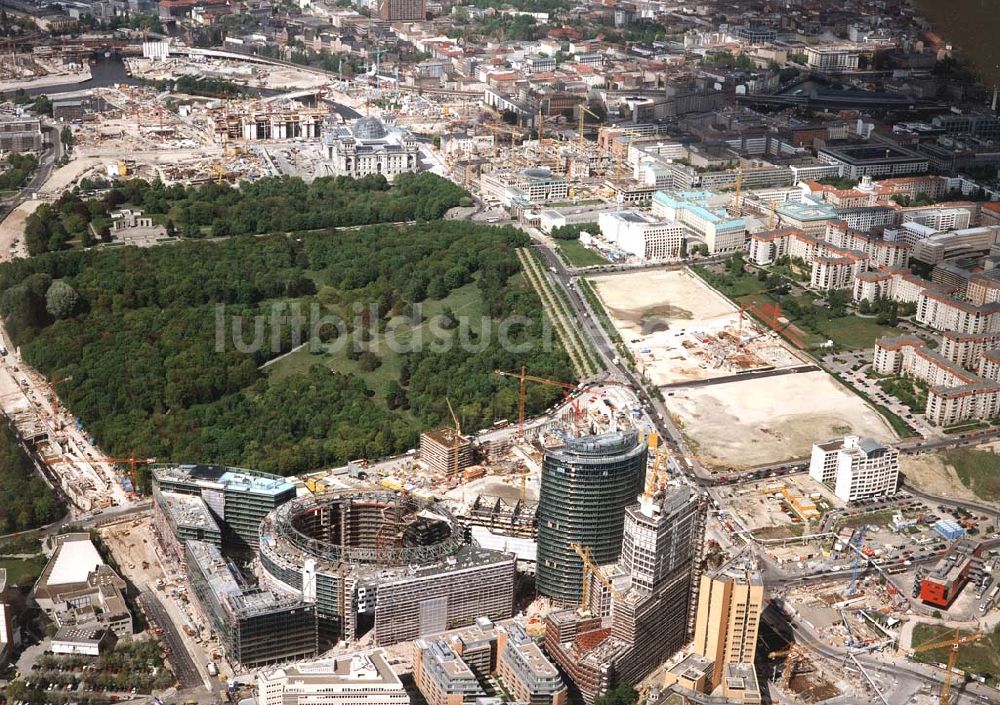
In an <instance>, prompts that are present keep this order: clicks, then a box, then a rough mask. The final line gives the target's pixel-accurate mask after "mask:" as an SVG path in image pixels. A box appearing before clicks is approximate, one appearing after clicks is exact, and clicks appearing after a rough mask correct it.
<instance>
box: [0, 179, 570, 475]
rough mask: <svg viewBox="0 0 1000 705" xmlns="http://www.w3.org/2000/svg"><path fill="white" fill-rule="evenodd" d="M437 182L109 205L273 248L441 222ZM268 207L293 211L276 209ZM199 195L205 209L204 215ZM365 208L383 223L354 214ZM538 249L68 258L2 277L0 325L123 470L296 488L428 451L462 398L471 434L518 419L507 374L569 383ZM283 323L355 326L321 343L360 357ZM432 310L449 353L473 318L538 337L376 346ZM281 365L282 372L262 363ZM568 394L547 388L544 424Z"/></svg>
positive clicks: (255, 250) (315, 245)
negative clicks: (530, 274) (331, 225)
mask: <svg viewBox="0 0 1000 705" xmlns="http://www.w3.org/2000/svg"><path fill="white" fill-rule="evenodd" d="M435 178H436V177H435ZM318 181H319V180H318ZM363 181H364V180H363ZM427 183H428V182H427V181H425V180H423V179H415V180H412V181H407V180H406V179H404V180H403V183H402V184H397V185H395V186H393V187H392V188H391V189H389V190H385V189H379V188H374V189H372V188H370V186H371V184H369V187H368V189H367V190H366V188H365V186H364V185H363V184H362V183H361V182H358V184H355V185H351V184H347V183H343V182H341V181H339V180H327V181H325V182H322V183H319V184H311V185H308V186H307V185H305V184H302V183H301V182H299V183H292V182H290V181H288V180H272V181H271V182H270V183H269V184H263V185H261V182H258V184H248V185H246V186H244V187H243V188H241V189H240V190H238V191H237V190H234V189H230V188H228V187H216V186H214V185H211V186H206V187H202V188H201V189H193V190H188V189H183V188H180V187H169V188H168V187H163V186H162V185H146V186H140V185H138V184H136V183H135V182H128V183H126V184H124V185H123V186H120V187H117V188H116V189H114V190H113V191H108V192H107V194H111V193H114V192H118V193H120V194H121V199H118V200H119V202H120V203H124V202H131V203H137V202H138V203H141V204H142V205H143V207H144V208H146V209H147V210H148V212H153V213H160V214H163V213H167V212H170V211H173V210H176V211H177V213H178V215H177V216H176V217H177V221H178V222H179V224H180V226H181V227H185V226H186V225H187V224H188V223H192V222H202V223H204V222H206V221H207V222H209V223H211V222H212V220H213V219H215V218H218V217H220V216H219V213H223V214H224V217H225V218H226V220H227V221H228V222H229V223H230V226H231V227H234V228H235V229H236V230H237V231H239V232H250V233H256V232H260V231H262V230H267V229H278V230H281V231H288V230H299V229H303V230H304V229H307V227H308V226H313V225H316V224H320V223H328V222H331V221H335V222H348V223H353V222H354V221H356V220H358V219H359V218H360V219H361V220H364V219H367V218H369V217H371V218H375V217H379V218H382V219H385V220H409V219H420V218H422V217H428V218H429V217H431V216H433V215H435V214H436V215H440V213H441V212H442V210H441V209H442V208H443V207H444V204H446V203H449V202H451V201H454V200H456V199H455V198H454V197H453V195H450V194H449V191H448V190H447V189H445V190H444V194H441V193H440V189H439V190H438V191H435V192H434V194H432V195H431V196H429V197H422V196H419V195H417V194H419V193H420V192H421V191H422V190H423V189H424V188H425V185H426V184H427ZM438 185H439V184H438ZM269 191H274V192H275V193H285V194H286V196H287V197H288V198H287V200H286V199H285V198H284V197H281V196H274V197H273V198H274V199H275V201H274V202H273V203H272V202H270V201H269V200H268V199H269V197H267V196H265V193H267V192H269ZM199 192H200V193H203V194H205V195H206V196H207V198H206V202H201V201H199V200H197V197H196V194H197V193H199ZM293 193H294V194H295V195H294V196H293V195H292V194H293ZM324 193H327V194H329V198H327V199H324V198H323V196H322V194H324ZM107 194H106V195H105V197H104V199H102V200H101V201H100V202H101V203H102V207H104V205H103V204H104V202H106V201H107V200H108V195H107ZM250 194H252V197H248V196H249V195H250ZM240 196H242V197H240ZM380 196H384V197H386V198H383V199H382V200H380V198H379V197H380ZM295 203H299V204H301V206H300V207H296V206H295V205H294V204H295ZM324 203H325V204H328V208H329V210H328V211H324V210H323V208H324V206H323V205H321V204H324ZM347 203H352V204H353V205H352V206H351V207H350V208H348V207H347ZM307 204H319V205H316V206H314V207H311V206H310V205H307ZM84 206H85V207H86V208H87V209H88V210H87V212H88V213H92V212H93V211H91V210H90V206H89V203H84ZM202 206H207V208H208V209H209V211H211V212H210V213H206V214H204V215H203V216H202V215H199V216H197V217H195V215H194V214H193V213H191V211H196V210H199V209H200V208H201V207H202ZM110 207H113V206H110ZM352 208H367V209H369V211H368V212H367V213H354V215H353V217H352V215H351V213H350V211H351V209H352ZM61 209H62V206H61V205H60V204H58V203H57V204H56V205H55V206H54V210H56V211H61ZM39 210H41V209H39ZM101 212H106V211H101ZM180 213H184V215H183V216H182V215H179V214H180ZM53 217H54V216H53ZM527 243H528V240H527V236H526V235H525V234H524V233H523V232H521V231H520V230H516V229H514V228H510V227H505V228H500V227H494V226H485V225H478V224H474V223H470V222H466V221H435V222H425V223H418V224H415V225H404V226H398V225H388V224H387V225H380V226H374V227H370V228H364V229H355V230H334V229H331V230H324V231H316V232H304V233H301V234H299V235H295V236H287V235H283V234H282V235H268V236H258V237H250V236H235V237H230V238H225V239H219V240H179V241H177V242H174V243H171V244H165V245H161V246H158V247H152V248H134V247H122V248H112V249H89V250H82V249H71V250H63V251H59V252H50V253H46V254H43V255H40V256H37V257H32V258H29V259H22V260H16V261H13V262H10V263H7V264H4V265H2V266H0V292H2V293H0V314H2V315H3V317H4V320H5V323H6V325H7V329H8V331H9V333H10V335H11V336H12V337H13V339H14V342H15V344H17V345H18V346H20V348H21V352H22V355H23V357H24V359H25V361H26V362H27V363H29V364H31V365H32V366H33V367H35V368H36V369H38V370H39V371H40V372H41V373H43V374H45V375H46V376H49V375H52V376H54V377H55V378H57V379H67V381H64V382H62V383H60V384H59V386H58V393H59V395H60V398H61V399H62V400H63V401H64V402H65V403H66V405H67V406H68V407H69V409H70V410H71V411H72V412H73V413H74V414H75V415H77V416H78V417H79V418H80V419H81V421H82V423H83V424H84V426H85V427H86V428H87V430H88V432H89V433H90V434H91V435H93V436H94V437H95V438H96V440H97V442H98V443H99V444H100V445H101V447H102V449H104V450H105V451H107V452H108V453H109V454H112V455H118V456H121V455H123V454H124V455H129V454H132V453H135V454H138V455H142V456H154V457H157V458H161V459H164V460H173V461H186V462H219V463H228V464H234V465H241V466H246V467H253V468H258V469H260V470H266V471H272V472H279V473H285V474H288V473H293V472H300V471H304V470H308V469H313V468H318V467H324V466H330V465H333V464H337V463H344V462H346V461H348V460H351V459H354V458H359V457H379V456H383V455H386V454H390V453H398V452H401V451H404V450H406V449H408V448H412V447H414V445H415V443H416V441H417V437H418V435H419V433H420V431H421V430H424V429H426V428H428V427H431V426H436V425H444V424H448V425H450V423H451V421H450V415H449V414H448V410H447V400H450V401H451V403H452V405H453V406H454V407H455V410H456V413H458V414H459V416H460V417H461V420H462V425H463V428H466V429H469V430H474V429H477V428H482V427H485V426H487V425H489V424H490V423H492V422H493V421H495V420H497V419H499V418H513V417H514V416H516V414H517V385H516V384H512V383H511V382H510V380H507V379H505V378H502V377H499V376H497V375H495V374H494V370H495V369H497V368H500V369H508V370H513V369H520V367H521V366H522V365H525V366H527V367H528V369H529V370H530V371H531V372H532V373H534V374H538V375H541V376H544V377H549V378H556V379H562V380H572V379H573V377H572V372H571V368H570V365H569V360H568V358H567V356H566V354H565V352H564V351H563V350H562V349H561V348H559V347H558V344H555V345H554V346H551V349H547V348H546V346H545V345H543V331H542V330H541V320H542V312H541V303H540V301H539V299H538V297H537V295H536V294H535V292H534V291H533V290H532V289H531V288H530V287H529V286H528V285H526V284H525V283H524V281H523V278H522V275H521V274H520V265H519V263H518V259H517V256H516V252H515V248H517V247H522V246H525V245H526V244H527ZM220 304H224V305H225V311H224V314H222V313H220V311H221V309H220V308H219V305H220ZM275 307H278V308H275ZM296 307H297V308H296ZM276 310H280V311H291V310H299V311H302V312H305V313H308V312H310V311H313V310H316V311H319V312H320V313H321V314H322V315H324V316H337V317H339V318H341V319H342V320H344V321H345V324H344V327H343V328H341V329H339V330H338V329H335V328H334V327H332V326H331V327H328V328H323V329H321V330H319V332H318V337H319V338H320V339H321V340H323V341H325V342H327V343H331V344H332V343H337V342H345V344H344V345H342V346H341V347H339V348H338V349H336V350H332V351H322V350H321V351H314V350H312V349H311V348H309V349H304V348H301V347H298V348H297V347H296V343H297V342H299V341H297V340H296V339H295V336H294V334H293V332H292V326H290V325H284V324H282V323H280V322H278V323H275V321H274V320H273V319H272V313H273V312H274V311H276ZM357 311H361V312H363V313H362V315H361V317H360V318H359V317H358V316H356V315H355V314H356V312H357ZM435 313H440V314H441V318H442V320H443V323H442V324H441V325H440V326H438V330H439V335H440V336H443V338H442V339H445V340H449V341H454V340H457V339H458V338H457V336H459V334H460V333H462V326H460V325H458V323H459V321H460V319H461V318H462V317H463V316H465V315H468V314H470V313H476V314H481V315H482V316H483V317H485V319H486V320H487V321H488V322H491V323H493V324H496V323H498V322H500V321H502V320H505V319H509V318H510V317H512V316H522V317H524V319H523V320H524V321H526V322H525V323H522V324H520V325H516V326H514V327H513V329H512V332H511V335H510V337H511V340H512V341H513V342H515V343H518V344H519V343H524V344H525V346H524V347H525V350H520V349H513V350H512V349H505V346H502V345H501V344H500V343H499V342H498V341H497V339H496V337H495V336H488V335H485V334H482V333H479V332H477V331H478V330H479V329H478V324H476V325H475V326H472V328H471V330H472V331H473V333H472V334H471V343H472V344H473V346H474V347H473V349H464V348H463V347H462V346H458V345H450V346H447V345H446V346H444V347H445V348H446V349H438V348H435V349H431V348H430V347H429V346H426V345H425V346H423V347H418V348H417V349H412V350H406V351H404V352H401V353H395V352H391V351H389V350H388V349H387V347H386V346H385V345H378V344H377V343H379V341H380V340H381V338H382V337H384V336H385V334H386V331H387V330H388V329H389V327H390V326H391V323H392V321H393V320H395V319H397V318H400V317H402V318H404V319H406V320H408V321H410V328H409V329H408V330H409V331H410V332H409V334H410V335H412V334H413V331H416V330H418V329H423V328H428V327H429V326H430V324H431V321H430V320H428V319H429V318H430V317H431V316H432V314H435ZM236 317H239V320H242V322H243V328H242V329H241V333H242V335H241V336H240V337H239V340H240V341H242V343H244V344H241V345H239V346H238V345H236V344H235V343H234V342H233V341H232V340H230V337H231V335H230V334H231V328H232V326H231V323H232V322H233V321H234V320H237V319H236ZM257 317H259V321H260V327H261V333H262V340H263V341H264V344H263V345H261V346H259V347H258V348H252V347H248V346H246V345H245V343H246V342H247V341H252V339H253V328H254V326H255V325H256V323H255V321H256V320H257ZM220 320H221V321H222V322H223V323H222V324H221V325H220V323H219V321H220ZM307 332H308V331H307ZM449 336H451V337H449ZM272 338H273V339H274V340H275V342H276V345H273V346H272V345H271V341H272ZM341 338H343V341H341ZM220 340H221V341H222V342H221V344H220ZM465 347H466V348H467V347H468V346H465ZM506 347H507V348H509V347H510V346H506ZM286 353H289V354H288V355H287V356H285V357H284V358H282V359H280V360H276V359H275V358H279V357H280V356H282V355H285V354H286ZM269 361H273V362H275V366H274V367H275V369H277V368H278V367H279V366H281V369H280V374H279V373H278V372H275V373H273V374H272V373H271V372H270V369H271V368H270V367H269V366H264V363H268V362H269ZM559 396H560V392H559V390H557V389H553V388H550V387H544V386H541V385H536V386H534V387H533V388H532V389H531V390H530V394H529V397H528V411H529V413H536V412H538V411H541V410H542V409H544V408H546V407H547V406H548V405H550V404H551V403H552V402H553V401H555V400H556V399H558V398H559Z"/></svg>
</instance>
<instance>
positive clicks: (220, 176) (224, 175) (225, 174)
mask: <svg viewBox="0 0 1000 705" xmlns="http://www.w3.org/2000/svg"><path fill="white" fill-rule="evenodd" d="M209 168H210V169H211V170H212V171H213V172H215V183H217V184H221V183H223V182H224V181H225V180H226V179H228V178H229V171H228V170H227V169H226V167H224V166H222V165H221V164H215V163H214V162H213V163H212V164H209Z"/></svg>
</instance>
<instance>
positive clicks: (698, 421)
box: [667, 372, 896, 467]
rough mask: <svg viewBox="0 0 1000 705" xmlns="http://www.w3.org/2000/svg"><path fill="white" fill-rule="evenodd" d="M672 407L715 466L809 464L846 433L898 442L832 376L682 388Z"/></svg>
mask: <svg viewBox="0 0 1000 705" xmlns="http://www.w3.org/2000/svg"><path fill="white" fill-rule="evenodd" d="M667 406H668V407H669V408H670V410H671V412H673V413H675V414H676V415H677V416H679V418H680V420H681V423H682V428H683V431H684V434H685V435H686V436H687V438H688V439H689V440H690V441H691V442H692V444H693V445H694V447H695V448H696V449H697V450H698V453H699V455H700V458H701V460H702V462H704V463H706V464H709V465H722V466H732V467H752V466H756V465H763V464H768V463H778V462H782V461H784V460H789V459H792V458H803V457H807V456H808V455H809V452H810V449H811V447H812V444H813V443H814V442H815V441H817V440H823V439H827V438H833V437H836V436H843V435H844V434H845V433H858V434H861V435H864V436H870V437H873V438H876V439H878V440H882V441H893V440H896V435H895V434H894V433H893V431H892V429H891V428H890V427H889V425H888V424H887V423H886V422H885V421H884V420H883V419H882V417H881V416H880V415H879V414H878V413H877V412H876V411H875V410H874V409H872V408H871V407H869V406H868V405H867V404H865V403H864V402H863V401H862V400H861V399H860V398H858V397H857V396H855V395H854V394H851V393H850V392H848V391H847V390H845V389H844V388H842V387H841V386H840V385H838V384H837V383H836V382H835V381H834V380H833V379H832V378H831V377H830V376H829V375H827V374H826V373H825V372H806V373H799V374H786V375H781V376H777V377H766V378H762V379H746V380H741V381H738V382H727V383H723V384H717V385H712V386H709V387H697V388H691V389H679V390H678V391H677V392H676V393H675V394H674V396H672V397H668V398H667Z"/></svg>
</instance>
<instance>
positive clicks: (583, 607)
mask: <svg viewBox="0 0 1000 705" xmlns="http://www.w3.org/2000/svg"><path fill="white" fill-rule="evenodd" d="M569 547H570V548H572V549H573V550H574V551H576V555H578V556H580V560H581V561H583V583H582V586H581V587H582V589H581V591H580V611H581V612H586V611H587V610H589V609H590V592H589V591H588V590H587V587H588V586H589V584H590V580H589V578H590V576H591V575H593V576H594V577H596V578H597V579H598V580H600V581H601V584H602V585H604V587H606V588H607V589H608V590H609V591H610V592H611V594H612V595H614V596H615V597H616V598H618V599H621V597H622V594H621V592H620V591H619V590H618V588H616V587H615V586H614V584H613V583H612V582H611V581H610V580H609V579H608V576H606V575H605V574H604V573H602V572H601V569H600V568H598V567H597V565H595V564H594V561H593V560H591V558H590V547H589V546H582V545H580V544H578V543H571V544H570V545H569Z"/></svg>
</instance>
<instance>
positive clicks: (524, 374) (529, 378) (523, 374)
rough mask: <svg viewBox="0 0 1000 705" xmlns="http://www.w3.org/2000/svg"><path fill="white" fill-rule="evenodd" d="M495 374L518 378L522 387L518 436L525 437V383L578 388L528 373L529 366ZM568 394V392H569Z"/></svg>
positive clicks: (520, 389)
mask: <svg viewBox="0 0 1000 705" xmlns="http://www.w3.org/2000/svg"><path fill="white" fill-rule="evenodd" d="M493 373H494V374H498V375H500V376H501V377H513V378H514V379H516V380H518V381H519V383H520V387H519V389H518V398H517V436H518V438H524V400H525V383H526V382H536V383H538V384H546V385H548V386H550V387H561V388H562V389H566V390H574V389H576V385H575V384H570V383H569V382H560V381H558V380H555V379H545V378H544V377H537V376H535V375H529V374H528V368H527V367H522V368H521V371H520V372H506V371H504V370H493ZM567 395H568V392H567Z"/></svg>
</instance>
